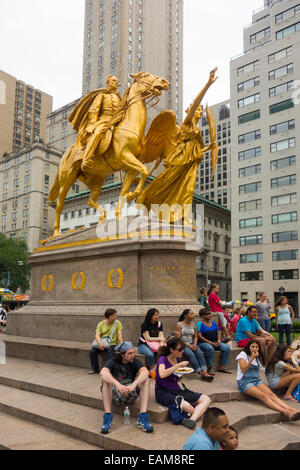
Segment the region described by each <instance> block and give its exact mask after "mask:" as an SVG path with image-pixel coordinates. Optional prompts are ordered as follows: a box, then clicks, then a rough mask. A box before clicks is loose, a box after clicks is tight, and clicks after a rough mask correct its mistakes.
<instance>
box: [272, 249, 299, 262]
mask: <svg viewBox="0 0 300 470" xmlns="http://www.w3.org/2000/svg"><path fill="white" fill-rule="evenodd" d="M297 259H299V253H298V250H283V251H273V253H272V261H291V260H297Z"/></svg>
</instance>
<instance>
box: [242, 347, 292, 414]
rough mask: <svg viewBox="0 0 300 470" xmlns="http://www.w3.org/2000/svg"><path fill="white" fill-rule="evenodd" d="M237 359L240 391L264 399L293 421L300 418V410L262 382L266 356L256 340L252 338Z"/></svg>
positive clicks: (263, 400)
mask: <svg viewBox="0 0 300 470" xmlns="http://www.w3.org/2000/svg"><path fill="white" fill-rule="evenodd" d="M236 360H237V361H238V370H237V384H238V388H239V390H240V392H242V393H245V394H246V395H249V396H251V397H254V398H256V399H257V400H260V401H262V402H263V403H265V405H267V406H268V408H271V409H272V410H276V411H280V412H281V413H283V414H284V415H285V416H286V417H287V418H289V419H290V420H291V421H297V420H298V419H300V412H298V411H297V410H295V409H294V408H291V407H289V406H288V405H287V404H286V403H284V402H283V401H282V400H280V399H279V398H278V397H277V396H276V395H275V394H274V393H273V392H272V391H271V390H270V388H269V387H268V386H267V385H265V384H263V383H262V380H261V379H260V376H259V370H260V368H261V367H262V365H264V357H263V354H262V351H261V348H260V345H259V343H258V342H257V341H256V340H251V341H250V342H249V343H248V344H247V346H246V347H245V349H244V351H242V352H241V353H240V354H239V355H238V356H237V358H236Z"/></svg>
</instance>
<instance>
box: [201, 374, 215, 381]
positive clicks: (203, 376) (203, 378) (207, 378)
mask: <svg viewBox="0 0 300 470" xmlns="http://www.w3.org/2000/svg"><path fill="white" fill-rule="evenodd" d="M201 380H204V381H205V382H212V381H213V380H214V377H213V376H212V375H201Z"/></svg>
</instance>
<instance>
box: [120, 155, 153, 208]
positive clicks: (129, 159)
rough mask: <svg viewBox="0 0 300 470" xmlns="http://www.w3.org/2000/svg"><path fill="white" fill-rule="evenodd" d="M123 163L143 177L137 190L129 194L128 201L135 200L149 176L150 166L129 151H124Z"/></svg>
mask: <svg viewBox="0 0 300 470" xmlns="http://www.w3.org/2000/svg"><path fill="white" fill-rule="evenodd" d="M122 157H123V163H124V165H125V166H126V167H127V168H128V169H129V170H135V171H136V172H137V173H140V175H141V179H140V181H139V184H138V185H137V187H136V189H135V191H133V192H131V193H128V194H127V201H128V202H130V201H133V200H134V199H136V198H137V197H138V196H139V195H140V194H141V192H142V189H143V187H144V184H145V182H146V180H147V178H148V175H149V171H148V168H147V167H146V166H145V165H143V163H141V162H140V161H139V160H138V159H137V158H136V157H135V156H134V155H133V154H132V153H131V152H129V151H127V152H124V153H123V155H122Z"/></svg>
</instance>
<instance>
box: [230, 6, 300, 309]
mask: <svg viewBox="0 0 300 470" xmlns="http://www.w3.org/2000/svg"><path fill="white" fill-rule="evenodd" d="M299 57H300V4H299V0H281V1H270V0H268V1H267V0H265V2H264V5H263V6H262V8H260V9H259V10H256V11H255V12H254V13H253V19H252V23H251V24H250V25H249V26H247V27H246V28H245V30H244V53H243V54H241V55H240V56H239V57H236V58H234V59H232V61H231V130H232V144H231V154H232V256H233V296H234V298H240V297H241V298H242V299H245V298H247V299H249V300H252V301H255V300H256V298H257V295H258V292H259V291H266V292H267V294H268V296H269V299H270V301H271V304H272V305H274V301H275V300H276V299H277V298H278V297H279V295H280V294H281V293H285V295H286V296H287V297H288V299H289V302H290V303H291V305H293V307H294V309H295V311H296V313H297V314H298V313H299V295H300V283H299V270H300V263H299V249H300V241H299V234H300V217H299V201H300V194H299V180H300V138H299V127H300V86H299V79H300V60H299Z"/></svg>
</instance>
